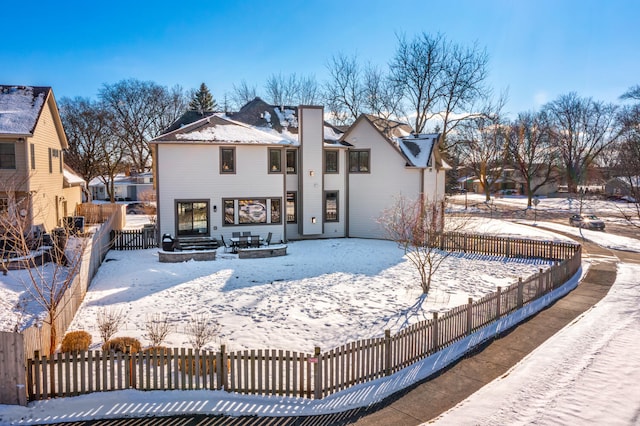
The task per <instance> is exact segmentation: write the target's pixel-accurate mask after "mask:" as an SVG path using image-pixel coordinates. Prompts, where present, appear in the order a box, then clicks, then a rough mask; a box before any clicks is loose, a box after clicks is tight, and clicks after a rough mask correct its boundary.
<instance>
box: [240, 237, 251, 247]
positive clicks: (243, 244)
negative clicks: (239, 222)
mask: <svg viewBox="0 0 640 426" xmlns="http://www.w3.org/2000/svg"><path fill="white" fill-rule="evenodd" d="M238 248H239V249H245V248H249V237H247V236H246V235H244V236H240V241H238Z"/></svg>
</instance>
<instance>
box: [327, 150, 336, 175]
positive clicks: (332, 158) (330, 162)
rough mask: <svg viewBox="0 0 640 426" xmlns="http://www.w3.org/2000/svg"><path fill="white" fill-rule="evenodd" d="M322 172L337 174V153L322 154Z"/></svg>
mask: <svg viewBox="0 0 640 426" xmlns="http://www.w3.org/2000/svg"><path fill="white" fill-rule="evenodd" d="M324 172H325V173H338V151H325V152H324Z"/></svg>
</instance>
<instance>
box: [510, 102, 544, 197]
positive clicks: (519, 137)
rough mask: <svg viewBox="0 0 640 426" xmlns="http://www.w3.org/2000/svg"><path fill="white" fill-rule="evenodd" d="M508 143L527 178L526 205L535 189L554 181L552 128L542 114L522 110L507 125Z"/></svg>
mask: <svg viewBox="0 0 640 426" xmlns="http://www.w3.org/2000/svg"><path fill="white" fill-rule="evenodd" d="M505 137H506V144H507V149H508V151H509V155H510V157H511V160H512V161H513V163H514V165H515V167H516V169H517V170H518V171H519V172H520V175H521V176H522V178H523V179H524V190H525V192H526V195H527V206H528V207H531V205H532V202H531V201H532V199H533V196H534V194H535V193H536V191H537V190H538V189H540V188H542V187H543V186H544V185H546V184H548V183H549V182H551V181H553V179H554V174H553V171H554V170H555V168H556V165H555V161H554V155H553V153H554V151H553V149H552V147H551V140H550V138H551V132H550V129H549V126H548V124H547V122H546V120H544V119H543V117H542V116H541V115H540V114H535V113H531V112H529V113H522V114H520V115H518V118H517V119H516V120H515V121H514V122H513V123H512V124H511V125H510V126H509V127H508V129H507V131H506V133H505Z"/></svg>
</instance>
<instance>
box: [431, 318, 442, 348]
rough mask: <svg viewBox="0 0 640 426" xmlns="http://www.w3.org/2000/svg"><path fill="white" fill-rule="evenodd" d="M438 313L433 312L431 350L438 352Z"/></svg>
mask: <svg viewBox="0 0 640 426" xmlns="http://www.w3.org/2000/svg"><path fill="white" fill-rule="evenodd" d="M438 322H439V321H438V313H437V312H434V313H433V336H432V337H433V352H438V348H439V344H438V342H439V341H440V339H439V338H438Z"/></svg>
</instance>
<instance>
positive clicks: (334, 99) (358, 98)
mask: <svg viewBox="0 0 640 426" xmlns="http://www.w3.org/2000/svg"><path fill="white" fill-rule="evenodd" d="M327 69H328V70H329V80H328V81H327V82H326V83H325V88H324V89H325V90H324V98H325V103H326V106H327V111H328V112H329V114H330V116H331V119H332V121H333V122H335V123H336V124H349V123H352V122H353V121H355V119H356V118H358V116H359V115H360V114H361V113H362V112H363V104H364V90H363V87H362V81H361V76H362V71H361V68H360V65H359V64H358V59H357V57H356V56H355V55H354V56H351V57H349V56H346V55H345V54H342V53H340V54H338V55H336V56H333V57H332V58H331V60H330V61H329V63H328V64H327Z"/></svg>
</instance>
